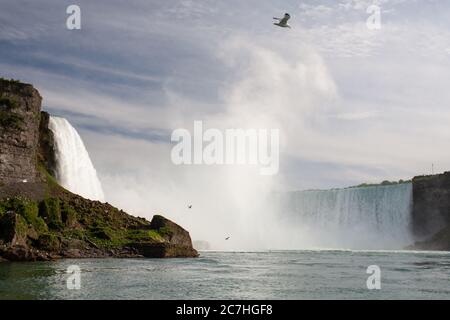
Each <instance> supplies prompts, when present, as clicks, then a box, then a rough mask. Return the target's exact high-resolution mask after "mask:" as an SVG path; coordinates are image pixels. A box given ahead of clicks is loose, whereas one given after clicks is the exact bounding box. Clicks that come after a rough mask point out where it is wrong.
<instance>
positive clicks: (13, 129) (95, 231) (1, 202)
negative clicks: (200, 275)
mask: <svg viewBox="0 0 450 320" xmlns="http://www.w3.org/2000/svg"><path fill="white" fill-rule="evenodd" d="M40 110H41V96H40V95H39V92H38V91H37V90H36V89H34V88H33V87H32V86H31V85H29V84H23V83H19V82H17V81H8V80H4V79H0V261H7V260H8V261H36V260H52V259H59V258H87V257H155V258H162V257H196V256H198V253H197V251H195V250H194V248H193V247H192V242H191V238H190V236H189V233H188V232H187V231H186V230H184V229H183V228H182V227H180V226H179V225H177V224H175V223H174V222H172V221H170V220H168V219H166V218H164V217H162V216H159V215H157V216H154V218H153V220H152V221H151V222H149V221H147V220H145V219H143V218H138V217H134V216H131V215H129V214H127V213H125V212H124V211H122V210H119V209H117V208H115V207H113V206H111V205H109V204H108V203H101V202H98V201H91V200H87V199H84V198H83V197H81V196H78V195H75V194H73V193H71V192H69V191H67V190H65V189H64V188H63V187H61V186H60V185H59V184H58V183H57V181H56V180H55V178H54V177H55V169H56V158H55V152H54V149H53V148H54V147H53V146H54V143H53V134H52V132H51V131H50V130H49V129H48V121H49V115H48V114H47V113H45V112H41V111H40Z"/></svg>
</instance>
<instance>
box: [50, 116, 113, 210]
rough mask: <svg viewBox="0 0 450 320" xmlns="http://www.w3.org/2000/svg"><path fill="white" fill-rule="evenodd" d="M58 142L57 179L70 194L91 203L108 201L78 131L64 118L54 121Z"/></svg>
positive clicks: (52, 125)
mask: <svg viewBox="0 0 450 320" xmlns="http://www.w3.org/2000/svg"><path fill="white" fill-rule="evenodd" d="M49 128H50V130H51V131H52V132H53V135H54V138H55V149H56V162H57V168H56V178H57V180H58V182H59V183H60V184H61V185H62V186H63V187H64V188H66V189H67V190H69V191H71V192H73V193H76V194H79V195H81V196H83V197H85V198H88V199H91V200H100V201H104V194H103V190H102V186H101V183H100V180H99V179H98V177H97V172H96V171H95V168H94V166H93V165H92V161H91V159H90V158H89V154H88V152H87V150H86V147H85V146H84V143H83V141H82V140H81V137H80V135H79V134H78V132H77V131H76V130H75V128H74V127H72V125H71V124H70V123H69V121H67V120H66V119H64V118H59V117H50V121H49Z"/></svg>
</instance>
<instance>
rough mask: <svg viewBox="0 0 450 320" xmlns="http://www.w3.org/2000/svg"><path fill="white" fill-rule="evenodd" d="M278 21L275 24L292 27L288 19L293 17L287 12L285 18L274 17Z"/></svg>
mask: <svg viewBox="0 0 450 320" xmlns="http://www.w3.org/2000/svg"><path fill="white" fill-rule="evenodd" d="M273 18H274V19H275V20H277V21H278V22H275V23H274V25H276V26H279V27H282V28H290V27H291V26H290V25H288V24H287V22H288V20H289V19H290V18H291V16H290V15H289V13H285V14H284V17H283V18H276V17H273Z"/></svg>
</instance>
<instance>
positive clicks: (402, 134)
mask: <svg viewBox="0 0 450 320" xmlns="http://www.w3.org/2000/svg"><path fill="white" fill-rule="evenodd" d="M71 4H77V5H79V6H80V8H81V30H67V28H66V19H67V17H68V15H67V14H66V8H67V6H69V5H71ZM372 4H375V5H378V6H379V7H380V8H381V15H380V16H381V27H380V29H378V30H372V29H369V28H368V27H367V25H366V20H367V19H368V18H369V16H370V14H369V13H367V12H366V10H367V8H368V7H369V6H370V5H372ZM0 8H1V10H0V26H1V27H0V75H1V76H2V77H7V78H14V79H19V80H21V81H24V82H28V83H32V84H33V85H34V86H35V87H36V88H37V89H38V90H39V91H40V93H41V95H42V96H43V109H44V110H47V111H49V112H50V113H51V114H53V115H58V116H62V117H65V118H67V119H68V120H69V121H70V122H71V123H72V124H73V125H74V126H75V127H76V128H77V130H78V131H79V133H80V135H81V136H82V138H83V140H84V142H85V144H86V147H87V149H88V151H89V153H90V156H91V158H92V161H93V163H94V165H95V167H96V169H97V172H98V174H99V177H100V180H101V181H102V184H103V187H104V189H105V194H106V198H107V199H108V200H109V201H110V202H111V203H113V204H116V205H119V206H121V207H124V208H126V209H128V210H131V211H132V212H134V213H136V214H142V215H148V212H149V211H152V212H154V211H158V210H162V211H166V210H168V209H169V211H170V210H172V211H177V210H178V211H180V210H181V209H180V208H181V204H178V207H173V206H170V205H168V204H169V203H175V202H177V203H178V201H179V200H180V199H182V200H183V201H184V203H188V202H189V201H192V199H194V198H195V199H197V198H199V197H201V194H202V192H207V190H211V189H214V188H217V190H221V191H222V192H225V193H227V192H229V191H230V189H234V187H233V186H235V185H237V184H239V185H245V183H242V179H240V178H239V177H242V175H241V172H240V171H239V170H238V173H236V175H235V176H234V175H228V176H227V173H228V172H229V168H217V167H212V168H199V167H176V166H174V164H173V163H172V162H171V161H170V156H169V155H170V149H171V147H172V144H171V142H170V135H171V132H172V131H173V130H174V129H176V128H192V125H193V121H194V120H202V121H203V122H204V123H205V124H206V125H207V126H209V127H218V128H222V127H226V126H243V127H249V126H255V125H256V126H258V125H266V126H269V127H277V128H280V129H281V145H280V152H281V153H280V171H279V174H278V175H277V176H276V177H272V178H270V179H272V180H271V181H268V180H267V179H269V178H267V179H265V180H264V181H259V180H258V179H259V178H258V179H255V180H254V181H253V182H255V181H256V180H257V181H258V183H256V184H255V183H253V184H248V188H253V191H254V190H259V189H258V188H259V187H261V186H263V185H265V184H270V185H271V186H272V187H274V188H272V189H276V190H298V189H312V188H321V189H326V188H335V187H345V186H351V185H356V184H360V183H363V182H371V183H376V182H381V181H383V180H398V179H409V178H411V177H413V176H415V175H421V174H428V173H431V166H432V163H434V168H435V171H436V172H443V171H446V170H448V169H450V152H448V141H449V138H450V129H449V126H448V123H450V108H449V105H450V90H448V83H450V72H448V71H449V70H450V10H449V9H450V3H447V2H446V1H437V0H436V1H434V0H421V1H419V0H409V1H405V0H378V1H376V0H374V1H372V0H370V1H369V0H339V1H331V0H329V1H327V0H319V1H300V0H296V1H269V0H267V1H266V0H248V1H237V0H226V1H225V0H219V1H206V0H198V1H191V0H169V1H155V0H130V1H126V2H124V1H118V0H95V1H93V0H89V1H87V0H77V1H75V0H70V1H66V0H61V1H50V0H40V1H32V0H0ZM285 12H289V13H290V15H291V17H292V18H291V20H290V21H289V23H290V25H291V26H292V28H291V29H284V28H279V27H276V26H274V25H273V24H272V23H273V20H272V17H274V16H282V15H283V14H284V13H285ZM244 176H245V174H244ZM230 177H232V178H230ZM229 178H230V179H229ZM248 178H249V179H250V180H253V178H251V177H250V176H249V177H248ZM224 179H229V181H228V182H227V183H229V186H231V187H230V188H225V189H223V188H222V189H221V182H223V181H224ZM273 180H276V182H275V183H274V181H273ZM198 186H202V187H201V188H200V187H198ZM186 189H189V190H191V191H192V193H189V192H186ZM194 190H195V191H194ZM238 190H239V191H241V189H239V188H238ZM230 193H231V194H232V192H231V191H230ZM212 198H214V197H212ZM183 201H181V202H183ZM181 220H182V222H184V223H186V224H189V221H188V218H181Z"/></svg>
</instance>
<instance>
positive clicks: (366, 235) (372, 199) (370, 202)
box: [279, 183, 412, 249]
mask: <svg viewBox="0 0 450 320" xmlns="http://www.w3.org/2000/svg"><path fill="white" fill-rule="evenodd" d="M279 200H281V206H282V208H283V210H282V212H283V217H284V222H285V223H286V224H287V225H289V226H290V227H294V226H295V227H296V228H297V232H298V233H301V235H300V236H299V237H298V239H297V241H300V242H303V243H302V244H303V246H305V245H306V246H310V247H311V246H313V247H326V248H349V249H401V248H403V247H405V246H407V245H409V244H411V242H412V236H411V230H410V226H411V225H410V223H411V207H412V184H410V183H405V184H398V185H390V186H372V187H360V188H347V189H334V190H326V191H297V192H289V193H287V194H284V195H283V196H281V198H280V199H279Z"/></svg>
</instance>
